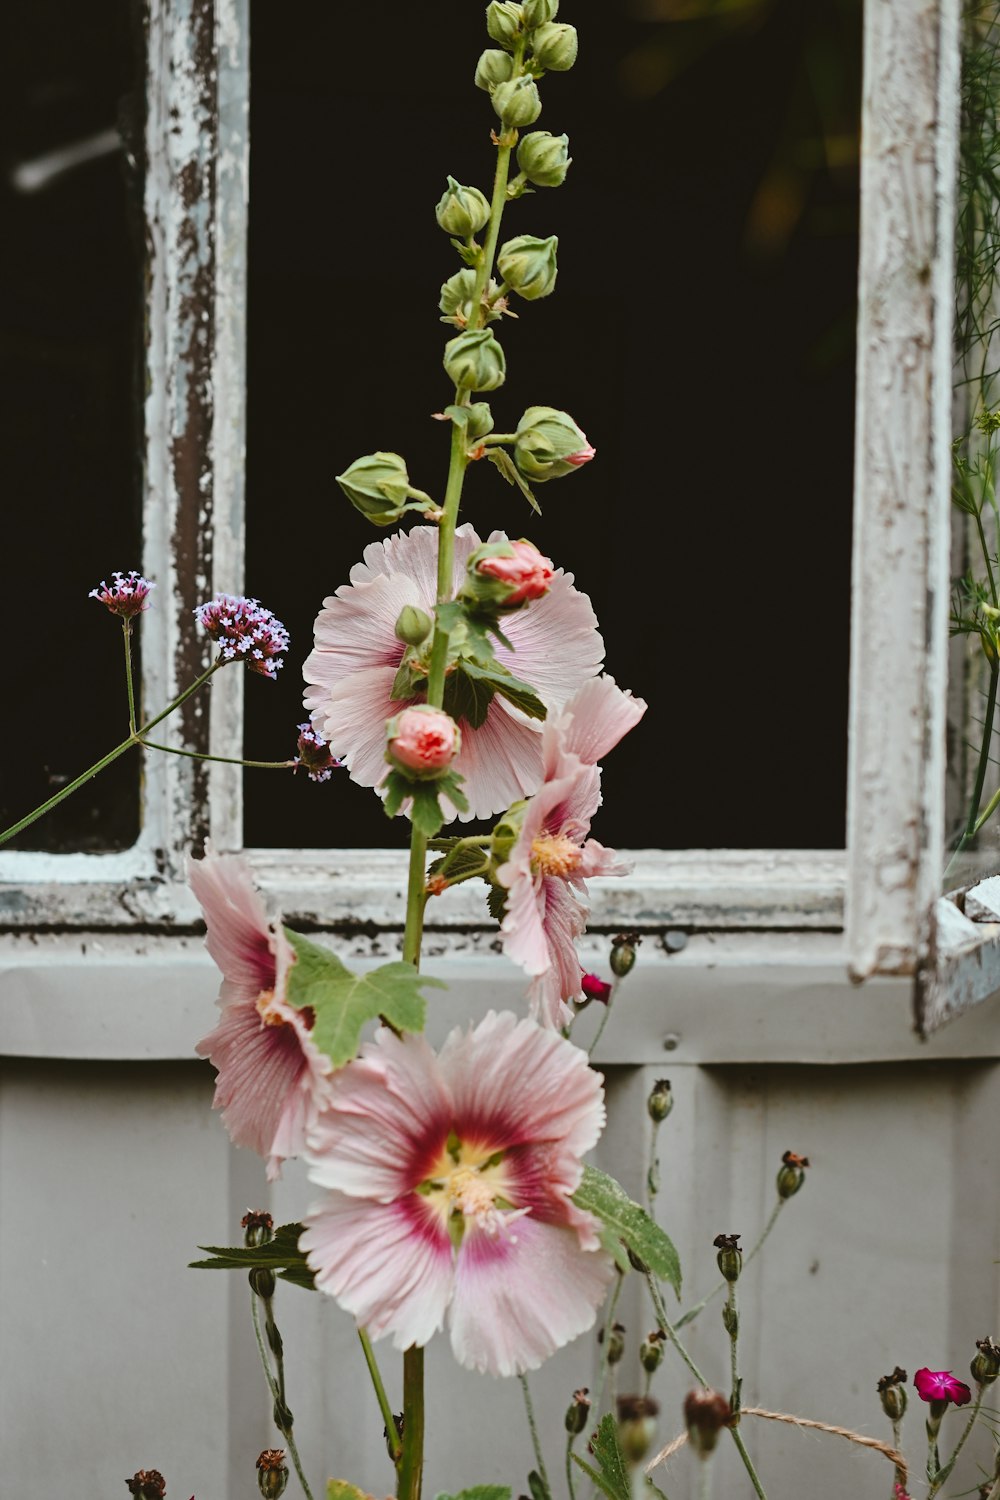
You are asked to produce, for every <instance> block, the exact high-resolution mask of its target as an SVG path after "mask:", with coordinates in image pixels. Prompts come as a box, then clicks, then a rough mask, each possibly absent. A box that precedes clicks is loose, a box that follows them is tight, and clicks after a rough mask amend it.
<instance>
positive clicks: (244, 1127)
mask: <svg viewBox="0 0 1000 1500" xmlns="http://www.w3.org/2000/svg"><path fill="white" fill-rule="evenodd" d="M188 878H189V880H190V882H191V889H192V890H193V891H194V893H195V895H196V896H197V898H198V900H199V902H200V903H201V909H202V911H203V912H204V915H205V922H206V924H207V926H208V936H207V937H206V939H205V945H206V947H207V948H208V951H209V953H210V954H211V955H212V957H213V958H214V959H215V962H216V963H217V964H218V966H219V968H220V969H221V970H222V987H221V989H220V991H219V1004H220V1006H221V1007H222V1019H221V1020H220V1022H219V1024H218V1026H217V1027H216V1028H215V1030H214V1031H213V1032H210V1034H209V1035H208V1036H206V1037H204V1038H203V1039H202V1041H200V1042H199V1043H198V1046H197V1048H196V1049H195V1050H196V1051H197V1053H198V1055H199V1057H207V1058H209V1059H210V1060H211V1062H212V1064H213V1066H214V1067H215V1068H216V1069H217V1070H218V1077H217V1079H216V1081H215V1098H214V1100H213V1101H212V1102H213V1108H215V1109H221V1110H222V1111H223V1115H222V1118H223V1122H224V1123H225V1126H226V1129H227V1130H228V1131H229V1134H230V1135H231V1137H232V1139H233V1141H234V1142H235V1143H236V1145H237V1146H249V1147H250V1149H251V1150H252V1151H256V1152H257V1155H258V1156H262V1157H264V1158H266V1160H267V1175H268V1178H271V1179H273V1178H275V1177H279V1176H280V1175H281V1162H282V1160H284V1159H285V1158H286V1157H289V1156H298V1155H300V1153H301V1152H302V1150H303V1148H304V1146H305V1133H306V1128H307V1126H308V1124H309V1123H310V1121H311V1120H312V1119H313V1117H314V1115H315V1113H316V1111H317V1109H318V1108H319V1106H320V1105H321V1104H322V1103H323V1101H324V1100H325V1099H326V1095H327V1090H328V1087H329V1081H328V1080H329V1076H330V1074H331V1072H332V1067H331V1064H330V1061H329V1059H328V1058H326V1057H324V1055H323V1054H322V1053H321V1052H319V1051H318V1050H317V1049H316V1048H315V1047H314V1046H313V1044H312V1042H311V1041H310V1038H309V1031H310V1026H311V1024H312V1021H311V1017H310V1015H309V1012H308V1011H299V1010H296V1009H295V1007H294V1006H292V1005H289V1004H288V1001H287V1000H286V999H285V982H286V978H287V975H288V970H289V967H290V965H291V964H292V963H294V962H295V954H294V952H293V950H292V947H291V945H290V943H289V942H288V939H287V938H286V937H285V934H284V932H283V930H282V928H281V925H280V923H274V922H271V921H270V920H269V919H268V916H267V912H266V911H265V910H264V904H263V902H262V901H261V898H260V896H259V894H258V893H257V891H256V890H255V889H254V886H253V884H252V882H251V879H250V874H249V871H248V870H247V868H246V865H245V864H244V863H243V861H242V860H241V859H239V858H238V857H236V856H234V855H229V856H226V855H219V854H213V853H211V852H209V853H207V854H206V855H205V858H204V859H201V860H191V861H190V862H189V864H188Z"/></svg>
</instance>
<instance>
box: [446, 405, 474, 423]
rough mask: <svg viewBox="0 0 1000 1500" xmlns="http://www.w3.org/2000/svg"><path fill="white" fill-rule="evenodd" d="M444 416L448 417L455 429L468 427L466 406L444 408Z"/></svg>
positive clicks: (467, 409)
mask: <svg viewBox="0 0 1000 1500" xmlns="http://www.w3.org/2000/svg"><path fill="white" fill-rule="evenodd" d="M444 415H445V416H446V417H450V418H451V420H452V421H453V422H454V423H455V426H456V427H468V425H469V408H468V407H467V406H446V407H445V409H444Z"/></svg>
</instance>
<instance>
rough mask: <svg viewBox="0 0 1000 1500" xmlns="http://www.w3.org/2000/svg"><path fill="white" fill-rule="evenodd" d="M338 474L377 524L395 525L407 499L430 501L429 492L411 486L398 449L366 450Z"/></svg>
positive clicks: (342, 484) (358, 507) (347, 492)
mask: <svg viewBox="0 0 1000 1500" xmlns="http://www.w3.org/2000/svg"><path fill="white" fill-rule="evenodd" d="M336 477H337V483H338V484H339V485H340V488H341V489H342V490H343V492H344V494H345V495H346V496H347V498H348V500H350V502H351V504H352V505H353V506H354V508H355V510H359V511H360V512H361V514H362V515H363V516H367V518H368V520H369V521H373V522H374V523H375V525H376V526H392V525H393V524H394V523H395V522H396V521H398V520H399V519H400V518H401V516H402V514H403V512H404V510H405V509H406V502H407V500H410V499H417V500H426V501H427V502H428V504H429V503H430V496H429V495H425V494H424V493H423V491H422V490H415V489H413V488H412V487H411V485H410V478H409V475H408V474H407V472H406V463H405V460H403V459H402V458H400V456H399V454H398V453H381V452H379V453H366V454H365V456H364V457H363V458H356V459H355V460H354V462H353V463H352V464H351V466H350V468H348V469H345V470H344V472H343V474H338V475H337V476H336Z"/></svg>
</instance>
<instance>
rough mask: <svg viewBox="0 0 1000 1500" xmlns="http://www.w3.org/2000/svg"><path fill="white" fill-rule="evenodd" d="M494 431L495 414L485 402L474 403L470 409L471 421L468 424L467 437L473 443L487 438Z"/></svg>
mask: <svg viewBox="0 0 1000 1500" xmlns="http://www.w3.org/2000/svg"><path fill="white" fill-rule="evenodd" d="M492 431H493V413H492V412H491V411H490V408H489V406H488V404H487V403H486V402H485V401H473V403H472V405H471V406H470V407H469V420H468V422H467V423H466V427H465V435H466V437H467V438H470V439H471V441H472V442H477V441H478V440H479V438H483V437H485V436H486V434H487V433H488V432H492Z"/></svg>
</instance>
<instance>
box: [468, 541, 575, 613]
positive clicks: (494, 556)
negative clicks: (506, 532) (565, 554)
mask: <svg viewBox="0 0 1000 1500" xmlns="http://www.w3.org/2000/svg"><path fill="white" fill-rule="evenodd" d="M467 572H468V583H469V587H468V588H467V590H465V592H466V593H468V594H470V595H471V596H472V597H473V598H475V599H476V600H477V601H480V602H484V603H489V604H493V605H495V606H496V607H497V608H498V609H517V608H518V607H519V606H520V605H522V604H529V603H530V602H531V601H532V600H534V599H541V598H543V596H544V595H545V594H547V593H548V591H549V589H550V588H551V587H552V580H553V578H554V577H555V570H554V569H553V567H552V562H551V560H550V559H549V558H547V557H543V555H542V554H541V552H539V550H538V548H537V547H536V546H535V545H534V544H533V543H532V542H529V541H525V540H524V539H523V538H522V539H521V540H520V541H516V542H487V543H486V544H485V546H483V547H477V548H476V550H475V552H473V554H472V556H471V557H470V558H469V562H468V568H467Z"/></svg>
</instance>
